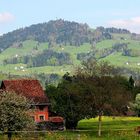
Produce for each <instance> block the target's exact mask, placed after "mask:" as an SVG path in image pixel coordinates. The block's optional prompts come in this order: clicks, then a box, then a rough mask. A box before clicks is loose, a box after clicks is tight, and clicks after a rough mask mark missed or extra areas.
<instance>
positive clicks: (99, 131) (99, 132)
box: [98, 114, 102, 137]
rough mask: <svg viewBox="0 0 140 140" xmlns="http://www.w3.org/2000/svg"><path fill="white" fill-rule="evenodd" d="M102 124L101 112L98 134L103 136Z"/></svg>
mask: <svg viewBox="0 0 140 140" xmlns="http://www.w3.org/2000/svg"><path fill="white" fill-rule="evenodd" d="M101 126H102V115H101V114H99V124H98V136H99V137H100V136H101Z"/></svg>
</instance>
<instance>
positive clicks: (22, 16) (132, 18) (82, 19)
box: [0, 0, 140, 35]
mask: <svg viewBox="0 0 140 140" xmlns="http://www.w3.org/2000/svg"><path fill="white" fill-rule="evenodd" d="M139 6H140V0H0V35H2V34H4V33H7V32H10V31H13V30H15V29H19V28H22V27H27V26H30V25H32V24H37V23H43V22H48V21H49V20H56V19H64V20H68V21H75V22H79V23H87V24H88V25H89V26H90V27H92V28H96V27H97V26H104V27H117V28H126V29H129V30H130V31H131V32H136V33H140V10H139Z"/></svg>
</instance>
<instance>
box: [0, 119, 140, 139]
mask: <svg viewBox="0 0 140 140" xmlns="http://www.w3.org/2000/svg"><path fill="white" fill-rule="evenodd" d="M102 121H103V122H102V136H101V137H98V136H97V130H98V118H92V119H84V120H81V121H80V122H79V124H78V129H77V130H69V131H68V130H67V131H57V132H46V131H43V132H30V133H28V134H25V133H21V134H20V135H18V136H17V135H14V137H13V138H14V140H19V139H18V138H19V137H20V140H28V139H32V140H139V139H140V136H139V135H138V134H137V133H136V132H135V128H136V127H137V126H140V118H138V117H103V118H102ZM0 139H2V140H6V139H4V137H3V136H0Z"/></svg>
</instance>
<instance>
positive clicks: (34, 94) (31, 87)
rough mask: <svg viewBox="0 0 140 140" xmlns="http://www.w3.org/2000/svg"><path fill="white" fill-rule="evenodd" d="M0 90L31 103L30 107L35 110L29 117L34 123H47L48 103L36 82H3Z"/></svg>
mask: <svg viewBox="0 0 140 140" xmlns="http://www.w3.org/2000/svg"><path fill="white" fill-rule="evenodd" d="M0 90H2V91H9V92H11V93H12V92H15V93H16V94H20V95H22V96H25V97H26V98H27V99H29V100H31V101H33V104H32V106H33V107H34V108H35V111H34V113H33V114H31V117H32V118H33V119H34V121H35V122H36V123H38V122H43V121H49V110H48V106H49V105H50V103H49V100H48V98H47V96H46V95H45V93H44V91H43V89H42V87H41V85H40V83H39V81H38V80H32V79H31V80H30V79H19V80H3V81H2V83H1V86H0Z"/></svg>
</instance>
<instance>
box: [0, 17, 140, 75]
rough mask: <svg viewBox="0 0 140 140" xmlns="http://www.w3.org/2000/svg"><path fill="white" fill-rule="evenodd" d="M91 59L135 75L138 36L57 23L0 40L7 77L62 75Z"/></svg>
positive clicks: (139, 56) (139, 63) (139, 60)
mask: <svg viewBox="0 0 140 140" xmlns="http://www.w3.org/2000/svg"><path fill="white" fill-rule="evenodd" d="M92 59H94V60H96V61H98V62H100V61H108V62H110V64H111V65H114V66H115V67H119V68H120V69H121V70H122V71H123V72H124V73H125V74H128V73H129V74H132V73H133V72H134V73H136V72H138V71H139V68H140V35H139V34H135V33H131V32H130V31H128V30H127V29H117V28H114V27H111V28H104V27H97V28H96V29H93V28H91V27H89V26H88V25H87V24H86V23H84V24H83V23H77V22H70V21H65V20H62V19H59V20H52V21H49V22H46V23H40V24H36V25H31V26H29V27H25V28H21V29H17V30H15V31H13V32H9V33H7V34H4V35H2V36H0V71H1V72H3V73H6V74H8V73H10V74H14V75H25V76H30V75H36V74H38V75H39V74H47V75H51V74H54V75H55V74H57V75H63V74H64V73H66V72H70V73H72V72H73V70H74V69H75V67H77V66H80V64H81V63H82V62H83V61H85V62H88V61H90V60H92ZM57 75H56V76H55V77H57ZM58 77H59V76H58Z"/></svg>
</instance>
